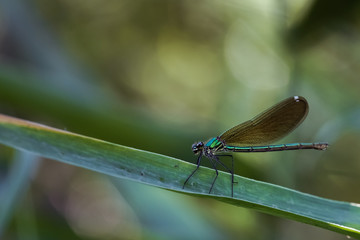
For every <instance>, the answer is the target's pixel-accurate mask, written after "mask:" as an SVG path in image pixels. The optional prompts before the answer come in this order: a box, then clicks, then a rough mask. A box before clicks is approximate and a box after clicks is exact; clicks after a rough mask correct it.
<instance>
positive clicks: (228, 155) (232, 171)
mask: <svg viewBox="0 0 360 240" xmlns="http://www.w3.org/2000/svg"><path fill="white" fill-rule="evenodd" d="M214 157H215V160H216V161H217V162H218V163H220V165H221V166H223V167H224V168H225V169H226V171H228V172H229V173H230V174H231V197H234V183H235V182H234V157H233V155H231V154H227V155H226V154H225V155H216V156H214ZM218 157H231V169H229V168H228V167H227V166H226V165H225V164H223V163H222V162H221V161H220V160H219V158H218Z"/></svg>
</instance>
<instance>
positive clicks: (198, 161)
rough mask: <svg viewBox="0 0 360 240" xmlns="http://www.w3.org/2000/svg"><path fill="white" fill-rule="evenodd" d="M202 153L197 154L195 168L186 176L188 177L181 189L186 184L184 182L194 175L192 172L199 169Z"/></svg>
mask: <svg viewBox="0 0 360 240" xmlns="http://www.w3.org/2000/svg"><path fill="white" fill-rule="evenodd" d="M202 155H203V154H202V153H200V154H199V157H198V159H197V162H196V168H195V170H194V171H193V172H192V173H191V174H190V175H189V176H188V178H187V179H186V180H185V182H184V185H183V189H184V188H185V185H186V183H187V182H188V181H189V179H190V178H191V177H192V176H193V175H194V173H195V172H196V171H197V170H198V169H199V167H200V162H201V158H202Z"/></svg>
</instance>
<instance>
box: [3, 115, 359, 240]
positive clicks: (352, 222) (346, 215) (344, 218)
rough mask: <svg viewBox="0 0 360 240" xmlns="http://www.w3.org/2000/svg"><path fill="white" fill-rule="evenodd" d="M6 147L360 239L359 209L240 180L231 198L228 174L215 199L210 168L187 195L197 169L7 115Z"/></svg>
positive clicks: (220, 182) (201, 173) (202, 171)
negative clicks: (193, 171)
mask: <svg viewBox="0 0 360 240" xmlns="http://www.w3.org/2000/svg"><path fill="white" fill-rule="evenodd" d="M0 142H2V143H3V144H5V145H8V146H11V147H14V148H17V149H21V150H26V151H31V152H34V153H37V154H39V155H41V156H44V157H48V158H52V159H56V160H59V161H62V162H64V163H69V164H72V165H76V166H79V167H83V168H87V169H90V170H94V171H97V172H101V173H104V174H107V175H111V176H115V177H120V178H126V179H130V180H133V181H136V182H142V183H145V184H149V185H153V186H157V187H160V188H164V189H168V190H172V191H176V192H182V193H186V194H189V195H194V196H203V197H209V198H214V199H218V200H220V201H224V202H227V203H229V204H232V205H236V206H242V207H247V208H253V209H256V210H258V211H261V212H265V213H268V214H271V215H275V216H280V217H284V218H289V219H293V220H296V221H300V222H304V223H307V224H311V225H314V226H319V227H322V228H325V229H329V230H332V231H335V232H339V233H343V234H346V235H349V236H353V237H356V238H360V205H359V204H354V203H347V202H340V201H333V200H328V199H325V198H320V197H316V196H312V195H309V194H305V193H301V192H297V191H294V190H291V189H286V188H283V187H280V186H276V185H273V184H268V183H264V182H259V181H255V180H251V179H247V178H243V177H240V176H235V181H236V182H237V184H236V186H235V189H236V191H235V193H234V198H231V197H230V194H231V188H230V181H231V180H230V176H229V174H227V173H224V172H220V173H219V178H218V180H217V182H216V184H215V186H214V190H213V194H211V195H210V194H208V193H207V192H208V190H209V185H210V184H211V182H212V180H213V177H214V171H213V170H212V169H209V168H204V167H202V168H201V169H200V170H199V171H198V172H197V174H195V176H194V177H193V178H192V179H191V181H190V182H189V185H188V186H187V187H186V188H185V190H183V189H182V186H183V182H184V180H185V179H186V178H187V176H188V175H189V174H190V173H191V172H192V170H193V169H194V165H192V164H189V163H187V162H184V161H182V160H178V159H175V158H171V157H167V156H164V155H159V154H155V153H151V152H146V151H142V150H137V149H133V148H129V147H125V146H120V145H116V144H112V143H109V142H105V141H101V140H97V139H93V138H89V137H86V136H81V135H78V134H74V133H70V132H66V131H62V130H58V129H55V128H50V127H46V126H44V125H40V124H36V123H32V122H28V121H24V120H20V119H16V118H12V117H8V116H5V115H0Z"/></svg>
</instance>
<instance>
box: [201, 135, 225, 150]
mask: <svg viewBox="0 0 360 240" xmlns="http://www.w3.org/2000/svg"><path fill="white" fill-rule="evenodd" d="M222 145H223V143H222V142H221V141H220V140H219V138H216V137H214V138H212V139H210V140H209V141H208V142H207V143H206V144H205V147H208V148H210V149H212V148H217V147H220V146H222Z"/></svg>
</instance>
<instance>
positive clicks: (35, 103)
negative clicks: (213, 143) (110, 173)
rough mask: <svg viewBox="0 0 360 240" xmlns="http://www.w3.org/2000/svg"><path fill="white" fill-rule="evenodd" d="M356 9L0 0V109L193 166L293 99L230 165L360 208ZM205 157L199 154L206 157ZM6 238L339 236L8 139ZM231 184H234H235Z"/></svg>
mask: <svg viewBox="0 0 360 240" xmlns="http://www.w3.org/2000/svg"><path fill="white" fill-rule="evenodd" d="M359 11H360V2H358V1H351V0H346V1H341V2H340V1H325V0H296V1H294V0H291V1H290V0H282V1H275V0H267V1H254V0H242V1H235V0H227V1H220V0H204V1H190V0H183V1H172V0H137V1H131V0H122V1H99V0H88V1H80V0H53V1H45V0H36V1H25V0H1V1H0V112H1V113H3V114H8V115H11V116H15V117H20V118H24V119H27V120H31V121H36V122H40V123H43V124H46V125H50V126H53V127H57V128H61V129H66V130H68V131H72V132H75V133H80V134H84V135H87V136H91V137H96V138H100V139H103V140H106V141H111V142H114V143H118V144H122V145H126V146H130V147H136V148H139V149H143V150H148V151H152V152H156V153H161V154H166V155H169V156H173V157H177V158H180V159H183V160H185V161H189V162H195V160H196V159H195V156H193V155H192V152H191V149H190V147H191V144H192V143H193V142H195V141H198V140H207V139H208V138H210V137H212V136H217V135H219V134H220V133H221V132H223V131H224V130H226V129H228V128H230V127H232V126H234V125H236V124H238V123H240V122H243V121H246V120H248V119H250V118H252V117H254V116H255V115H257V114H258V113H260V112H261V111H263V110H265V109H266V108H268V107H270V106H272V105H273V104H275V103H277V102H278V101H280V100H282V99H285V98H287V97H290V96H293V95H301V96H304V97H306V98H307V100H308V102H309V105H310V111H309V114H308V117H307V119H306V120H305V121H304V123H303V124H302V125H301V126H300V127H299V128H298V129H297V130H295V131H294V132H293V133H292V134H291V135H290V136H288V137H286V138H285V139H284V140H282V141H281V143H286V142H313V141H328V142H329V143H330V147H329V149H328V150H327V151H323V152H319V151H290V152H277V153H257V154H237V155H236V157H235V158H236V162H235V168H236V173H237V174H239V175H242V176H245V177H249V178H253V179H257V180H261V181H266V182H270V183H274V184H278V185H281V186H285V187H288V188H292V189H295V190H298V191H302V192H306V193H310V194H314V195H317V196H321V197H326V198H330V199H334V200H342V201H350V202H357V203H359V202H360V191H358V184H359V181H360V175H359V171H360V161H359V157H358V156H359V154H360V131H359V130H360V107H359V103H360V81H359V73H360V44H359V42H360V30H359V27H360V18H359V16H360V15H359V14H358V13H359ZM205 162H206V161H204V164H206V163H205ZM0 181H1V182H0V202H2V206H3V211H2V212H1V213H0V215H1V216H0V236H1V234H2V236H1V239H185V238H187V239H219V238H222V239H257V240H262V239H295V240H296V239H306V238H309V239H315V238H320V239H344V236H342V235H340V234H337V233H333V232H330V231H327V230H324V229H319V228H316V227H313V226H309V225H306V224H302V223H297V222H295V221H291V220H286V219H280V218H277V217H273V216H269V215H266V214H262V213H259V212H255V211H253V210H250V209H244V208H239V207H235V206H230V205H227V204H225V203H221V202H218V201H214V200H210V199H204V198H194V197H189V196H185V195H182V194H178V193H173V192H169V191H165V190H161V189H157V188H154V187H149V186H145V185H142V184H138V183H133V182H130V181H127V180H122V179H114V178H109V177H107V176H104V175H101V174H99V173H94V172H91V171H88V170H84V169H80V168H77V167H73V166H69V165H66V164H62V163H59V162H56V161H53V160H49V159H39V158H38V157H36V156H33V155H30V154H28V153H21V152H16V151H15V150H13V149H10V148H7V147H4V146H0ZM235 191H236V189H235Z"/></svg>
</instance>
